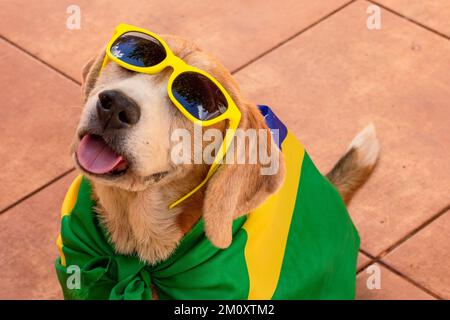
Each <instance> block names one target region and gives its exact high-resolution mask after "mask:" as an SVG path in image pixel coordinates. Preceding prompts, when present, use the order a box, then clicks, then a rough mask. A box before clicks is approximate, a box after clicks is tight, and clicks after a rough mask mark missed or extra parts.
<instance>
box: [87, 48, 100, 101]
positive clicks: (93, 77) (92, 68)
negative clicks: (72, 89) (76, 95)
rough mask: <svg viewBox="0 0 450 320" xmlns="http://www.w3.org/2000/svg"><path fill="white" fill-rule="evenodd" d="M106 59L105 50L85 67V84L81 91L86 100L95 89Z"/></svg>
mask: <svg viewBox="0 0 450 320" xmlns="http://www.w3.org/2000/svg"><path fill="white" fill-rule="evenodd" d="M104 58H105V50H102V51H101V52H100V54H98V55H97V56H95V57H92V58H91V59H90V60H89V61H88V62H87V63H86V64H85V65H84V67H83V70H82V76H83V84H82V87H81V90H82V92H83V95H84V98H85V99H87V98H88V97H89V94H90V92H91V91H92V89H93V88H94V87H95V83H96V82H97V78H98V76H99V74H100V69H101V67H102V64H103V59H104Z"/></svg>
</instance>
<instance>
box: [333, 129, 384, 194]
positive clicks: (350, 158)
mask: <svg viewBox="0 0 450 320" xmlns="http://www.w3.org/2000/svg"><path fill="white" fill-rule="evenodd" d="M379 153H380V144H379V142H378V139H377V135H376V132H375V127H374V126H373V124H370V125H368V126H367V127H366V128H364V129H363V130H362V131H361V132H360V133H358V135H357V136H356V137H355V138H354V139H353V141H352V142H351V143H350V145H349V147H348V151H347V153H346V154H345V155H344V156H343V157H342V158H341V159H339V161H338V162H337V163H336V164H335V166H334V168H333V169H332V170H331V171H330V172H329V173H328V174H327V175H326V176H327V178H328V179H329V180H330V181H331V183H332V184H333V185H334V186H335V187H336V188H337V190H338V191H339V193H340V194H341V196H342V198H343V199H344V202H345V203H348V202H349V201H350V199H351V198H352V196H353V195H354V193H355V191H356V190H358V188H360V187H361V186H362V185H363V184H364V183H365V182H366V180H367V179H368V178H369V176H370V174H371V173H372V171H373V169H374V167H375V164H376V163H377V160H378V156H379Z"/></svg>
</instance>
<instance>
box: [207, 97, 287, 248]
mask: <svg viewBox="0 0 450 320" xmlns="http://www.w3.org/2000/svg"><path fill="white" fill-rule="evenodd" d="M241 112H242V120H241V124H240V126H239V128H240V129H244V130H245V129H256V132H258V130H259V129H264V130H267V137H268V139H267V140H266V143H261V141H259V140H260V139H259V138H258V143H257V144H258V145H259V147H261V146H264V147H265V148H267V149H268V150H266V152H268V153H269V154H271V153H276V154H273V155H275V157H273V156H272V157H273V158H274V159H275V161H278V167H277V170H276V171H275V172H274V173H273V174H270V175H264V174H262V173H261V168H262V167H263V165H262V164H261V162H260V159H259V156H258V157H257V158H258V160H257V163H256V164H249V163H248V159H249V158H248V156H249V153H250V152H258V148H256V146H255V145H249V144H248V143H246V145H245V146H241V148H242V147H245V151H242V150H239V151H240V152H245V153H244V154H245V157H246V161H245V164H238V163H234V164H227V163H224V164H222V165H221V166H220V167H219V169H218V170H217V172H216V173H215V174H214V175H213V176H212V177H211V179H210V180H209V182H208V183H207V186H206V191H205V197H204V203H203V219H204V221H205V233H206V236H207V237H208V239H209V240H210V241H211V243H212V244H213V245H215V246H216V247H218V248H227V247H228V246H229V245H230V244H231V241H232V224H233V220H234V219H236V218H237V217H239V216H242V215H245V214H247V213H249V211H251V210H253V209H255V208H256V207H258V206H259V205H260V204H261V203H262V202H264V200H266V199H267V197H268V196H269V195H271V194H273V193H274V192H276V191H277V190H278V189H279V187H281V185H282V183H283V181H284V174H285V167H284V158H283V155H282V153H281V152H280V149H279V148H278V147H277V146H276V145H275V143H274V141H273V139H272V137H271V135H270V133H269V129H268V128H267V126H266V125H265V122H264V118H263V117H262V116H261V114H260V112H259V111H258V109H257V108H256V106H254V105H251V104H248V105H246V106H245V109H244V110H241ZM257 135H258V133H257ZM235 142H236V138H235ZM236 145H238V144H236ZM241 145H242V143H241ZM237 148H239V146H237ZM235 153H236V152H235ZM272 157H271V158H272ZM235 162H236V161H235Z"/></svg>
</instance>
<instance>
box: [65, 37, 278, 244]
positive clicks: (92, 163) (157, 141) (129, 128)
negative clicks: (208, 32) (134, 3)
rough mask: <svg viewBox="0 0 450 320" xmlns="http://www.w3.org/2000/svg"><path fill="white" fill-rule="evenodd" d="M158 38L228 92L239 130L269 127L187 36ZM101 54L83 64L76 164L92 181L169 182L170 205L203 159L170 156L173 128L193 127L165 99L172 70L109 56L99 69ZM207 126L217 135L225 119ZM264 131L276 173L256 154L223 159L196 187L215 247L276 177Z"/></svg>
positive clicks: (199, 174) (135, 187) (198, 177)
mask: <svg viewBox="0 0 450 320" xmlns="http://www.w3.org/2000/svg"><path fill="white" fill-rule="evenodd" d="M163 39H164V40H165V41H166V42H167V44H168V45H169V47H170V48H171V50H172V51H173V53H174V54H175V55H177V56H178V57H180V58H181V59H183V60H184V61H185V62H186V63H188V64H190V65H192V66H194V67H197V68H199V69H201V70H204V71H206V72H208V73H209V74H211V75H212V76H213V77H215V78H216V79H217V80H218V81H219V82H220V83H221V84H222V86H223V87H224V88H225V89H226V90H227V91H228V93H229V94H230V96H231V97H232V99H233V100H234V102H235V103H236V105H237V106H238V108H239V110H240V111H241V114H242V118H241V122H240V125H239V129H243V130H246V129H263V130H266V131H268V129H267V127H266V125H265V123H264V119H263V117H262V116H261V115H260V113H259V111H258V109H257V108H256V106H255V105H254V104H251V103H248V102H246V101H245V100H244V99H243V98H242V97H241V93H240V91H239V88H238V86H237V84H236V82H235V81H234V80H233V78H232V76H231V75H230V73H229V72H228V71H227V70H226V68H225V67H223V66H222V65H221V64H220V63H219V62H217V61H216V60H215V59H214V58H213V57H211V56H210V55H208V54H206V53H205V52H203V51H201V50H200V49H199V48H198V47H197V46H196V45H195V44H193V43H191V42H188V41H186V40H184V39H181V38H179V37H174V36H163ZM104 56H105V52H104V50H103V51H102V52H101V53H100V54H99V55H98V56H96V57H95V58H93V59H91V60H90V61H89V62H88V63H87V65H86V66H85V67H84V69H83V79H84V81H83V88H82V90H83V94H84V97H85V107H84V109H83V112H82V116H81V119H80V122H79V125H78V129H77V132H76V135H75V138H74V143H73V147H72V153H73V158H74V160H75V163H76V165H77V167H78V168H79V169H80V170H81V171H82V172H83V173H84V174H86V175H87V176H88V177H89V178H90V179H91V180H93V181H94V182H95V183H99V184H103V185H109V186H113V187H117V188H120V189H125V190H128V191H131V192H141V191H145V190H147V189H148V188H159V187H161V188H163V187H167V186H169V185H170V186H173V188H174V189H175V191H173V192H172V193H171V195H170V197H172V199H168V200H169V203H170V202H171V201H174V200H176V199H177V198H179V197H180V196H183V195H184V194H185V193H187V192H188V191H190V190H191V189H192V188H193V187H195V186H196V185H198V183H200V182H201V181H202V179H203V178H204V177H205V175H206V173H207V172H208V169H209V165H210V164H207V163H205V162H201V163H197V164H193V163H177V162H176V161H173V159H172V157H171V155H172V154H173V152H172V151H173V150H172V148H173V146H174V141H173V138H172V137H173V132H174V130H177V129H180V128H182V129H186V130H187V131H188V132H190V133H193V131H194V130H195V129H194V125H193V123H192V122H191V121H189V120H188V119H187V118H186V117H185V116H184V115H183V114H182V113H181V112H180V111H179V110H178V109H177V108H176V107H175V106H174V105H173V104H172V102H171V100H170V99H169V97H168V94H167V82H168V79H169V76H170V74H171V72H172V70H171V69H170V68H168V69H166V70H164V71H162V72H161V73H158V74H155V75H148V74H141V73H136V72H132V71H129V70H127V69H124V68H122V67H120V66H119V65H117V64H116V63H114V62H109V63H108V64H107V65H106V67H105V68H103V69H102V71H101V72H100V69H101V66H102V62H103V59H104ZM214 128H215V129H217V130H219V131H220V132H221V134H224V133H225V130H226V128H227V122H226V121H223V122H222V123H219V124H217V125H214ZM206 129H208V128H203V130H206ZM191 136H192V137H194V136H195V135H194V134H192V135H191ZM268 137H269V138H268V141H269V143H265V144H263V145H265V148H267V149H268V150H266V152H267V153H268V154H273V153H276V154H277V158H278V159H279V166H278V170H277V172H275V173H274V174H272V175H263V174H261V167H262V166H263V165H262V163H261V162H260V161H259V158H258V160H257V161H256V163H255V162H252V163H248V162H246V163H244V164H237V163H235V164H222V165H221V166H220V167H219V169H218V170H217V172H216V173H215V174H214V175H213V176H212V178H211V179H210V180H209V181H208V182H207V184H206V186H204V187H203V190H202V195H203V196H202V201H203V208H202V212H203V217H204V220H205V230H206V234H207V236H208V237H209V239H210V240H211V242H212V243H213V244H214V245H216V246H218V247H222V248H224V247H227V246H228V245H229V244H230V243H231V224H232V221H233V219H234V218H236V217H237V216H239V215H242V214H246V213H248V211H250V210H252V209H253V208H255V207H257V206H258V205H259V204H260V203H261V202H263V201H264V200H265V199H266V198H267V197H268V196H269V195H270V194H271V193H273V192H275V191H276V190H277V189H278V187H279V186H280V185H281V183H282V181H283V178H284V160H283V158H282V156H281V153H280V152H279V149H278V148H277V147H276V146H275V144H274V143H273V141H272V140H271V138H270V134H269V135H268ZM193 142H194V140H193ZM206 145H207V142H205V141H203V142H201V143H200V146H197V148H194V147H193V148H192V153H191V157H192V159H196V158H197V159H198V158H199V159H203V152H204V149H205V147H206ZM260 145H261V144H260ZM244 147H245V148H246V149H247V150H245V151H244V154H245V157H246V159H248V158H249V153H250V152H258V148H257V147H256V146H251V145H249V143H248V141H247V143H246V144H245V146H244ZM198 156H199V157H198Z"/></svg>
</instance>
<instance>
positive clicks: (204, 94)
mask: <svg viewBox="0 0 450 320" xmlns="http://www.w3.org/2000/svg"><path fill="white" fill-rule="evenodd" d="M172 93H173V95H174V97H175V98H176V99H177V101H178V102H179V103H180V104H181V105H182V106H183V107H184V108H185V109H186V110H187V111H188V112H189V113H190V114H191V115H193V116H194V117H195V118H197V119H199V120H210V119H214V118H217V117H218V116H220V115H221V114H222V113H224V112H225V111H226V110H227V107H228V104H227V100H226V98H225V96H224V95H223V93H222V91H221V90H220V89H219V88H218V87H217V86H216V84H215V83H214V82H212V81H211V80H210V79H208V78H207V77H205V76H204V75H201V74H199V73H196V72H184V73H182V74H180V75H178V76H177V77H176V79H175V80H174V82H173V84H172Z"/></svg>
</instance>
